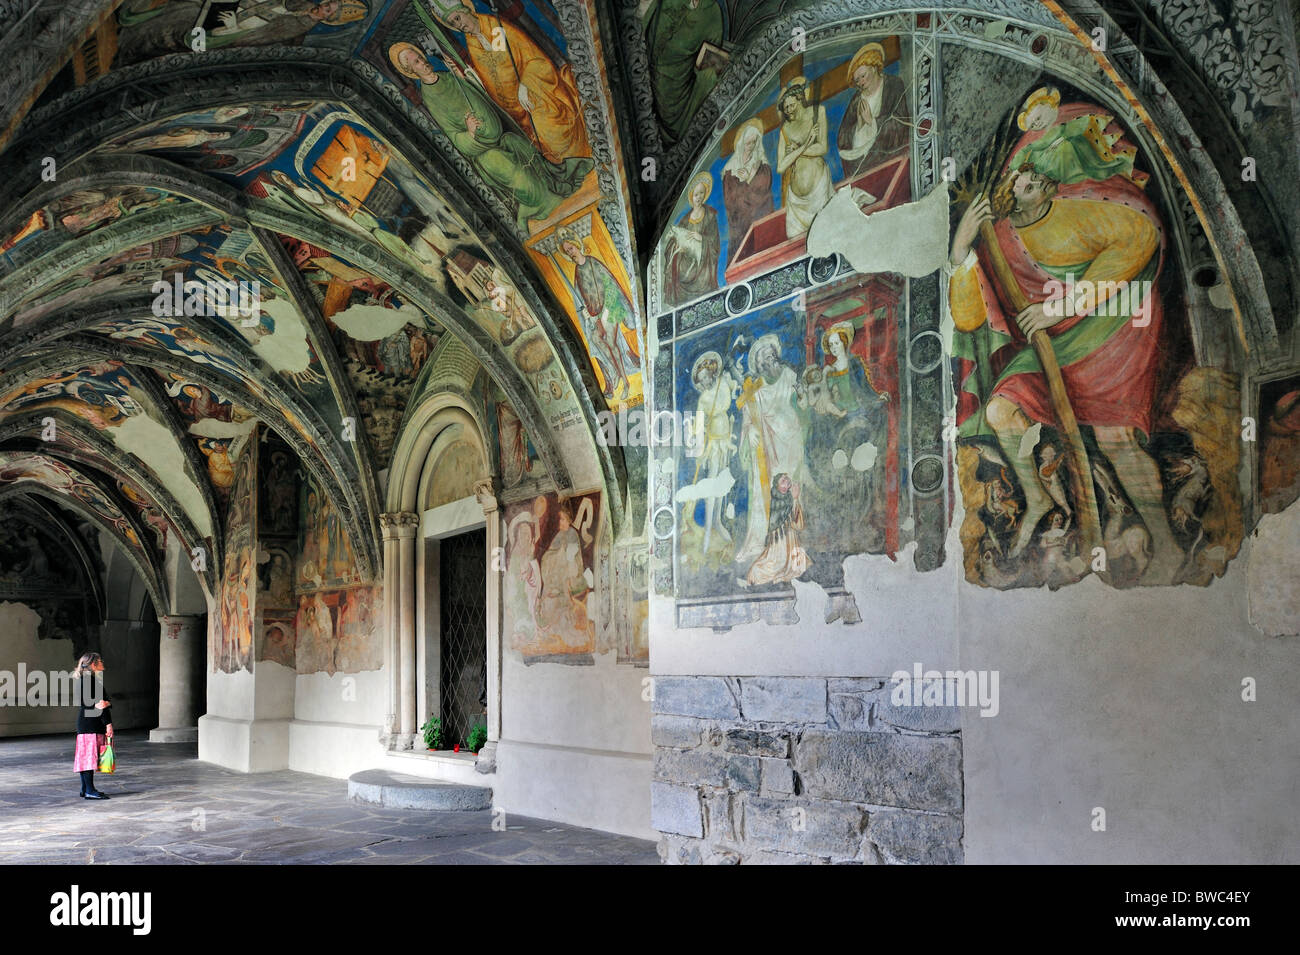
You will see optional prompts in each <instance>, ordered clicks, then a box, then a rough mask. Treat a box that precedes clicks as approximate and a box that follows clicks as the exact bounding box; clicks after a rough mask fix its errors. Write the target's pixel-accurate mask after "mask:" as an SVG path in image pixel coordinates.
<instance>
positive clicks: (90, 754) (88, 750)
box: [72, 733, 108, 773]
mask: <svg viewBox="0 0 1300 955" xmlns="http://www.w3.org/2000/svg"><path fill="white" fill-rule="evenodd" d="M107 742H108V740H107V738H106V737H104V736H103V735H97V734H95V733H78V734H77V755H76V756H75V757H74V758H73V760H72V771H73V772H74V773H80V772H85V771H86V770H87V769H89V770H96V769H99V753H100V750H102V749H103V748H104V746H105V744H106V743H107Z"/></svg>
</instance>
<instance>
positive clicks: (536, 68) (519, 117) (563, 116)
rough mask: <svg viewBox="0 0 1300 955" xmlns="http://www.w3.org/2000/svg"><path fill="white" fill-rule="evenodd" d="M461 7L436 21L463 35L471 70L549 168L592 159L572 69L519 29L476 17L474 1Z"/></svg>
mask: <svg viewBox="0 0 1300 955" xmlns="http://www.w3.org/2000/svg"><path fill="white" fill-rule="evenodd" d="M463 2H464V6H463V7H453V8H452V9H450V10H447V11H446V12H442V13H439V14H438V19H439V20H441V21H442V22H443V23H445V24H446V25H447V26H449V27H451V28H452V29H453V30H459V31H460V32H461V33H463V34H464V35H465V48H466V56H467V57H468V59H469V65H470V66H471V67H473V69H474V72H475V73H476V74H478V78H479V81H480V82H482V84H483V88H484V89H485V90H486V91H487V94H488V95H489V96H491V97H492V99H494V100H496V102H497V105H498V106H500V107H501V108H502V109H504V110H505V111H506V112H507V113H508V114H509V115H510V118H511V119H513V120H514V121H515V122H516V123H518V124H519V128H520V129H522V130H523V131H524V133H525V134H526V135H527V136H528V138H529V139H531V140H532V141H533V142H534V143H535V144H536V145H537V148H538V149H540V150H541V153H542V155H543V156H545V157H546V158H547V159H549V160H550V161H551V162H555V163H558V162H563V161H564V160H565V159H567V158H569V157H570V156H590V155H591V147H590V146H589V145H587V129H586V126H585V125H584V123H583V118H582V103H581V102H580V101H579V99H578V86H577V82H576V81H575V80H574V78H573V67H571V66H570V65H569V64H568V63H563V64H561V65H560V67H559V68H558V69H557V68H556V66H555V64H554V63H552V62H551V59H550V58H549V57H548V56H547V55H546V54H545V53H544V52H542V49H541V47H539V46H538V45H537V44H536V43H534V42H533V40H532V39H531V38H530V37H529V36H528V34H527V33H525V32H524V31H523V30H521V29H520V28H519V27H517V26H516V25H515V24H513V23H511V22H510V21H509V20H505V19H501V18H499V17H495V16H490V15H488V14H482V13H478V12H477V11H476V10H475V9H474V7H473V3H472V0H463ZM498 31H499V32H498ZM494 40H495V41H496V42H494Z"/></svg>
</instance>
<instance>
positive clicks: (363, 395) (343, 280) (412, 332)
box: [281, 237, 440, 468]
mask: <svg viewBox="0 0 1300 955" xmlns="http://www.w3.org/2000/svg"><path fill="white" fill-rule="evenodd" d="M281 240H282V241H283V243H284V246H285V249H286V251H288V252H289V254H290V256H291V257H292V258H293V261H294V263H295V264H296V265H297V266H298V268H299V270H300V271H301V273H302V275H303V277H304V278H306V279H307V281H308V282H309V283H310V286H311V288H312V289H313V291H314V293H315V294H316V296H317V298H318V304H319V305H320V309H321V314H322V315H323V316H324V318H325V321H326V324H327V325H328V326H329V329H330V332H331V334H332V336H333V339H334V345H335V348H336V350H337V352H338V355H339V357H340V359H341V360H342V362H343V367H344V369H345V370H346V371H347V376H348V380H349V382H350V383H351V385H352V390H353V391H354V392H355V393H356V396H357V405H358V408H359V410H360V412H361V419H362V423H363V425H364V427H365V431H366V437H367V438H368V439H369V443H370V449H371V452H372V454H373V456H374V458H375V463H376V466H378V467H380V468H383V467H386V466H387V465H388V462H389V459H390V458H391V457H392V451H393V445H394V443H395V442H396V440H397V429H398V426H399V425H400V424H401V420H402V414H403V412H404V411H405V409H406V405H407V402H408V401H409V399H410V396H411V391H412V388H413V387H414V385H415V381H416V379H417V378H418V377H419V374H420V371H421V369H422V368H423V367H424V362H425V360H426V359H427V358H428V357H429V355H430V354H431V353H432V352H433V349H434V348H435V347H436V346H437V344H438V338H439V333H440V329H439V327H438V326H437V324H436V323H434V322H433V321H432V320H431V319H429V318H428V317H427V316H425V315H424V314H423V313H422V312H421V311H420V310H419V309H417V308H415V306H413V305H411V304H410V303H408V302H406V301H404V299H403V298H402V296H400V295H399V294H398V293H397V292H396V291H395V290H394V289H393V288H392V286H390V285H388V284H386V283H384V282H380V281H378V280H377V279H375V278H373V277H371V276H370V275H368V274H367V273H365V272H363V271H361V270H359V269H357V268H356V267H355V266H353V265H351V264H350V263H348V262H347V261H345V260H344V259H342V258H340V257H338V256H335V255H332V254H330V253H329V252H327V251H326V250H325V249H322V248H319V247H318V246H313V245H311V244H310V243H307V242H303V241H300V240H297V239H291V238H288V237H281Z"/></svg>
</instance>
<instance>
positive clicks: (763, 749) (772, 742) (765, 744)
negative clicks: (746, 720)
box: [720, 728, 790, 759]
mask: <svg viewBox="0 0 1300 955" xmlns="http://www.w3.org/2000/svg"><path fill="white" fill-rule="evenodd" d="M720 744H721V746H722V748H723V749H725V750H726V751H727V752H729V753H740V754H741V755H744V756H775V757H779V758H781V759H784V758H785V757H787V756H789V755H790V737H789V736H787V735H786V734H784V733H765V732H763V731H761V730H753V729H744V728H735V729H729V730H726V731H725V732H724V733H722V735H721V739H720Z"/></svg>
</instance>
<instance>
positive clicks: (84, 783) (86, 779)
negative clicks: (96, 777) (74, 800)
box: [79, 769, 93, 799]
mask: <svg viewBox="0 0 1300 955" xmlns="http://www.w3.org/2000/svg"><path fill="white" fill-rule="evenodd" d="M79 775H80V776H81V797H82V798H83V799H84V798H86V790H87V789H88V788H89V787H90V785H91V782H90V779H91V776H92V775H93V773H91V771H90V770H88V769H83V770H82V771H81V773H80V774H79Z"/></svg>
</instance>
